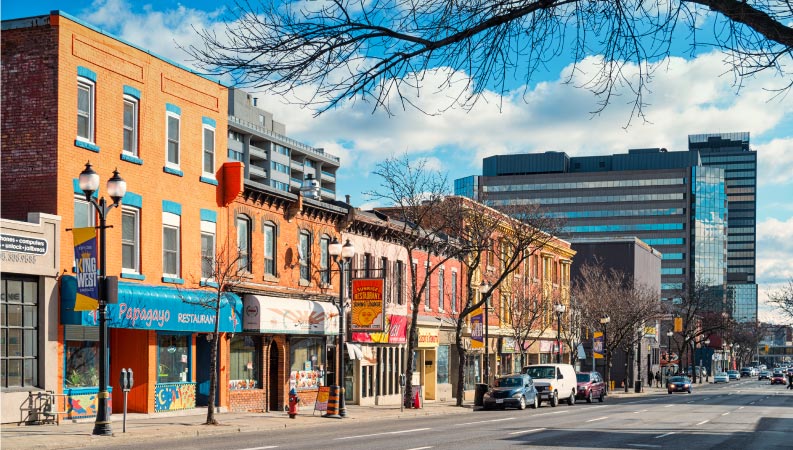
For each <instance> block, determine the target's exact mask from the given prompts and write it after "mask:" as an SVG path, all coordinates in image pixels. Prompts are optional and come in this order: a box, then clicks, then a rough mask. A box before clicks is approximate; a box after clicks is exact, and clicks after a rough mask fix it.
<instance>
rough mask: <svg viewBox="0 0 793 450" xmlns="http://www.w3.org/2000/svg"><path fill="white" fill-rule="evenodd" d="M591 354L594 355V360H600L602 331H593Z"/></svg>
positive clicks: (601, 356) (601, 355)
mask: <svg viewBox="0 0 793 450" xmlns="http://www.w3.org/2000/svg"><path fill="white" fill-rule="evenodd" d="M592 353H593V354H594V357H595V359H602V358H603V355H604V353H605V352H604V351H603V332H602V331H595V332H594V333H593V334H592Z"/></svg>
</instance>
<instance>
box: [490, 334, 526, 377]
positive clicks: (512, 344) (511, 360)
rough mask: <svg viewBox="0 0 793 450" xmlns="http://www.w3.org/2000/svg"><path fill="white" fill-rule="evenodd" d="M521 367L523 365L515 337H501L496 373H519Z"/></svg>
mask: <svg viewBox="0 0 793 450" xmlns="http://www.w3.org/2000/svg"><path fill="white" fill-rule="evenodd" d="M521 369H523V367H522V364H521V360H520V353H519V352H518V346H517V342H516V341H515V338H514V337H511V336H503V337H501V338H499V339H498V360H497V361H496V373H497V374H498V375H507V374H510V373H518V372H520V371H521Z"/></svg>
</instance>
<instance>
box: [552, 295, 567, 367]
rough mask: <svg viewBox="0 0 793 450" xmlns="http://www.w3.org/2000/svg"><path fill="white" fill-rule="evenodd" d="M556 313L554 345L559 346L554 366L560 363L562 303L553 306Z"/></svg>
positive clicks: (563, 308) (563, 307)
mask: <svg viewBox="0 0 793 450" xmlns="http://www.w3.org/2000/svg"><path fill="white" fill-rule="evenodd" d="M554 310H555V311H556V345H558V346H559V348H558V349H557V350H558V351H557V352H556V364H560V363H561V362H562V314H564V310H565V306H564V304H562V303H557V304H556V306H554Z"/></svg>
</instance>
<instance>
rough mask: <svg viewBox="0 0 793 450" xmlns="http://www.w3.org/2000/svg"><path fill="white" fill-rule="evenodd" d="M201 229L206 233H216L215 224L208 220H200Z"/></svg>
mask: <svg viewBox="0 0 793 450" xmlns="http://www.w3.org/2000/svg"><path fill="white" fill-rule="evenodd" d="M201 231H203V232H206V233H213V234H216V233H217V224H215V222H209V221H206V220H202V221H201Z"/></svg>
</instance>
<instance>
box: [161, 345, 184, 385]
mask: <svg viewBox="0 0 793 450" xmlns="http://www.w3.org/2000/svg"><path fill="white" fill-rule="evenodd" d="M188 338H189V335H186V334H181V335H173V334H160V335H157V383H178V382H180V381H181V382H185V381H191V377H190V345H189V344H188Z"/></svg>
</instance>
